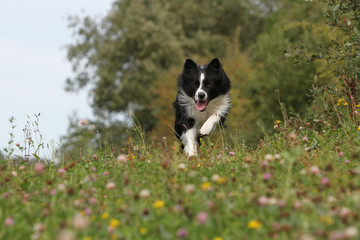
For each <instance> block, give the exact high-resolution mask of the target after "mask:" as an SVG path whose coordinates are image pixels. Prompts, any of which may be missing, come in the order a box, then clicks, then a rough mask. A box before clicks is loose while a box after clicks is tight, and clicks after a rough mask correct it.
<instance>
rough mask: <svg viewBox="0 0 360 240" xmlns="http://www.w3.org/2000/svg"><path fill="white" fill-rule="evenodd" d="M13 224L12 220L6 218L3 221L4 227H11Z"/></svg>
mask: <svg viewBox="0 0 360 240" xmlns="http://www.w3.org/2000/svg"><path fill="white" fill-rule="evenodd" d="M14 224H15V221H14V219H13V218H11V217H7V218H6V219H5V225H6V226H13V225H14Z"/></svg>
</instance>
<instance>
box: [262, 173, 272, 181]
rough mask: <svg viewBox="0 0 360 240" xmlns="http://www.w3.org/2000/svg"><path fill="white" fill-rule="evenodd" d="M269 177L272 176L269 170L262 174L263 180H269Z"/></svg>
mask: <svg viewBox="0 0 360 240" xmlns="http://www.w3.org/2000/svg"><path fill="white" fill-rule="evenodd" d="M271 178H272V174H271V172H266V173H264V175H263V180H264V181H268V180H270V179H271Z"/></svg>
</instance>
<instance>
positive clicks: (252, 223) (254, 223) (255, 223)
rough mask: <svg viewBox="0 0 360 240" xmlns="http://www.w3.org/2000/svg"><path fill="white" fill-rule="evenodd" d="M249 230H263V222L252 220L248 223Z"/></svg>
mask: <svg viewBox="0 0 360 240" xmlns="http://www.w3.org/2000/svg"><path fill="white" fill-rule="evenodd" d="M248 228H251V229H258V228H261V222H259V221H257V220H252V221H250V222H249V223H248Z"/></svg>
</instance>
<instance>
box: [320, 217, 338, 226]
mask: <svg viewBox="0 0 360 240" xmlns="http://www.w3.org/2000/svg"><path fill="white" fill-rule="evenodd" d="M319 220H320V222H322V223H325V224H327V225H332V224H333V223H334V221H333V220H332V218H331V217H329V216H321V217H320V218H319Z"/></svg>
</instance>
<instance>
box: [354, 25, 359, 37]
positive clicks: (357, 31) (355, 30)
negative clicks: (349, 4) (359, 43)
mask: <svg viewBox="0 0 360 240" xmlns="http://www.w3.org/2000/svg"><path fill="white" fill-rule="evenodd" d="M353 30H354V33H355V34H356V35H357V36H358V37H360V31H359V29H358V28H357V27H356V26H354V27H353Z"/></svg>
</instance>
